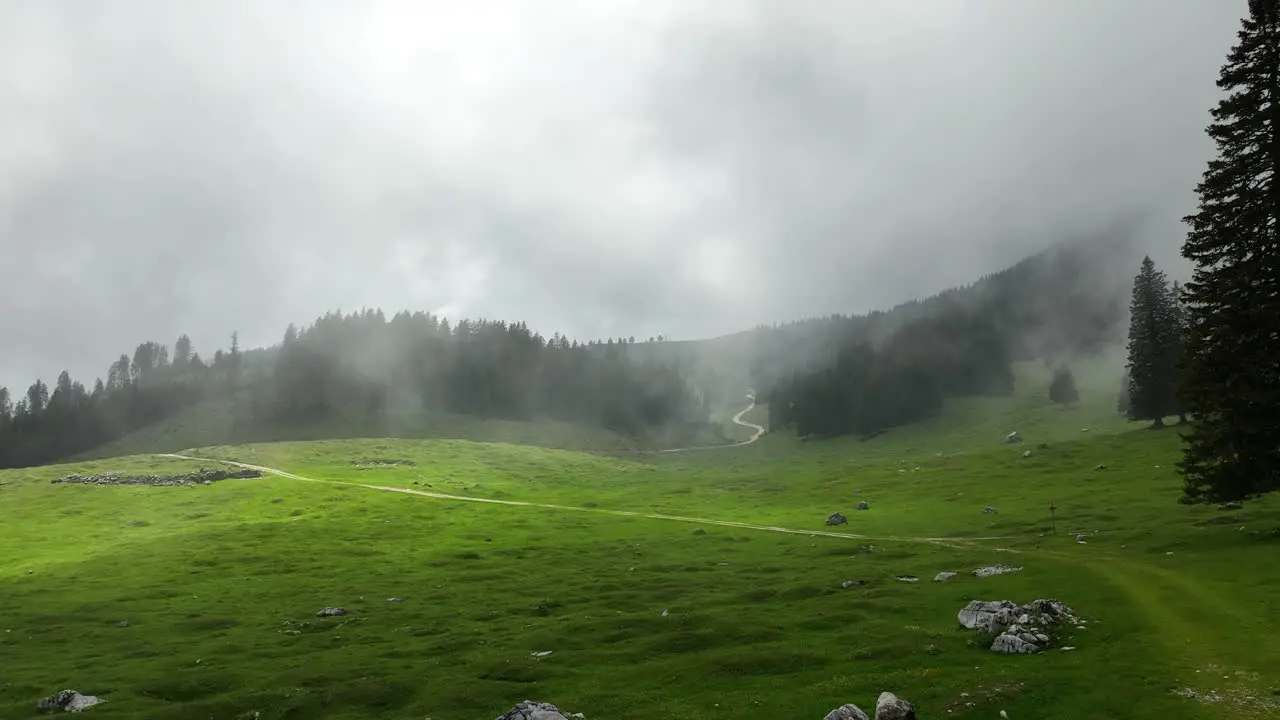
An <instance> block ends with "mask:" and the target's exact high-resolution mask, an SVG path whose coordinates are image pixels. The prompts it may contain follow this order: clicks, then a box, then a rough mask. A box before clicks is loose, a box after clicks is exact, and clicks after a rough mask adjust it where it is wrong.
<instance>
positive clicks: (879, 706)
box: [824, 692, 916, 720]
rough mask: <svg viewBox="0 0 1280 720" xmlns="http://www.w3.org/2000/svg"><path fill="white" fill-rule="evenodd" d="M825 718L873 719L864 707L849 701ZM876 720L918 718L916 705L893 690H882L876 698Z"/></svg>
mask: <svg viewBox="0 0 1280 720" xmlns="http://www.w3.org/2000/svg"><path fill="white" fill-rule="evenodd" d="M824 720H871V718H870V717H869V716H868V715H867V714H866V713H865V712H863V711H862V708H860V707H858V706H857V705H854V704H853V703H848V704H845V705H841V706H840V707H838V708H836V709H835V710H832V711H831V712H829V713H827V717H826V718H824ZM875 720H916V709H915V707H914V706H913V705H912V704H911V703H909V702H907V701H906V700H903V699H902V698H900V697H898V696H897V695H894V694H893V693H891V692H882V693H880V697H879V698H878V699H876V717H875Z"/></svg>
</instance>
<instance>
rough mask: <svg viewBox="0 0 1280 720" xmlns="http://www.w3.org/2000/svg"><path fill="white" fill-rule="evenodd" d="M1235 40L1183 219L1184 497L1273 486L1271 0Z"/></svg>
mask: <svg viewBox="0 0 1280 720" xmlns="http://www.w3.org/2000/svg"><path fill="white" fill-rule="evenodd" d="M1236 37H1237V43H1236V45H1235V46H1234V47H1232V48H1231V51H1230V52H1229V53H1228V55H1227V62H1226V64H1225V65H1223V67H1222V69H1221V71H1220V73H1219V76H1218V82H1217V85H1218V87H1219V88H1220V89H1221V90H1223V91H1225V92H1226V93H1227V97H1226V98H1224V99H1223V100H1221V101H1220V102H1219V103H1218V106H1217V107H1216V108H1214V109H1213V110H1212V112H1211V114H1212V116H1213V122H1212V123H1211V124H1210V125H1209V127H1208V128H1207V132H1208V134H1209V136H1210V137H1211V138H1212V139H1213V141H1214V143H1215V144H1216V145H1217V157H1216V158H1214V159H1213V160H1210V161H1209V166H1208V169H1207V170H1206V171H1205V173H1204V176H1203V178H1202V180H1201V182H1200V183H1199V185H1198V186H1197V187H1196V192H1197V193H1198V194H1199V196H1200V202H1199V207H1198V209H1197V212H1196V213H1195V214H1193V215H1189V216H1188V217H1186V218H1185V221H1186V222H1187V224H1188V225H1189V226H1190V230H1189V232H1188V233H1187V239H1186V242H1185V243H1184V245H1183V247H1182V255H1183V257H1185V258H1187V259H1188V260H1191V261H1192V262H1193V263H1195V269H1194V273H1193V276H1192V279H1191V281H1190V282H1188V283H1187V286H1186V296H1185V297H1186V304H1185V309H1186V313H1187V316H1188V318H1187V334H1186V342H1187V349H1186V363H1185V369H1184V381H1183V392H1184V394H1185V398H1186V400H1187V404H1188V410H1189V411H1190V413H1191V415H1192V417H1193V418H1194V422H1193V423H1192V424H1191V426H1190V432H1189V433H1187V434H1186V436H1185V437H1186V445H1185V448H1184V455H1183V460H1182V462H1181V463H1180V464H1179V466H1180V468H1181V470H1182V473H1183V480H1184V485H1183V500H1184V501H1185V502H1212V501H1223V500H1239V499H1243V498H1247V497H1253V496H1256V495H1260V494H1263V493H1266V492H1270V491H1273V490H1275V489H1276V488H1277V487H1278V486H1280V365H1277V362H1276V358H1278V357H1280V237H1278V233H1280V228H1278V227H1277V224H1278V221H1280V178H1277V173H1278V172H1280V0H1250V1H1249V14H1248V16H1247V17H1245V18H1244V19H1243V21H1242V22H1241V27H1240V30H1239V32H1238V33H1237V34H1236Z"/></svg>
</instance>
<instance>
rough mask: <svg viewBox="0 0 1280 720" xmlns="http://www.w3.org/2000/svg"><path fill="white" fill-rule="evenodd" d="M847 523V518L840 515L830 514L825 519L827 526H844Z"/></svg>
mask: <svg viewBox="0 0 1280 720" xmlns="http://www.w3.org/2000/svg"><path fill="white" fill-rule="evenodd" d="M847 522H849V518H847V517H845V516H844V515H841V514H840V513H831V515H830V516H829V517H828V518H827V524H828V525H844V524H845V523H847Z"/></svg>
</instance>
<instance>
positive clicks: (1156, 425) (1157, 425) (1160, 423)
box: [1150, 417, 1164, 430]
mask: <svg viewBox="0 0 1280 720" xmlns="http://www.w3.org/2000/svg"><path fill="white" fill-rule="evenodd" d="M1162 428H1164V418H1162V417H1158V418H1156V419H1155V421H1153V422H1152V423H1151V428H1150V429H1152V430H1160V429H1162Z"/></svg>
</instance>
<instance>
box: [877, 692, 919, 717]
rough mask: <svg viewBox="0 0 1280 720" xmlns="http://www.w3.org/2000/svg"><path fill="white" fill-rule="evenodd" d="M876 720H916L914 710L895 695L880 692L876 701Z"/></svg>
mask: <svg viewBox="0 0 1280 720" xmlns="http://www.w3.org/2000/svg"><path fill="white" fill-rule="evenodd" d="M876 720H916V709H915V707H914V706H912V704H911V703H909V702H907V701H906V700H903V699H902V698H900V697H898V696H897V695H894V694H893V693H891V692H882V693H880V697H879V698H878V699H877V700H876Z"/></svg>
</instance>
